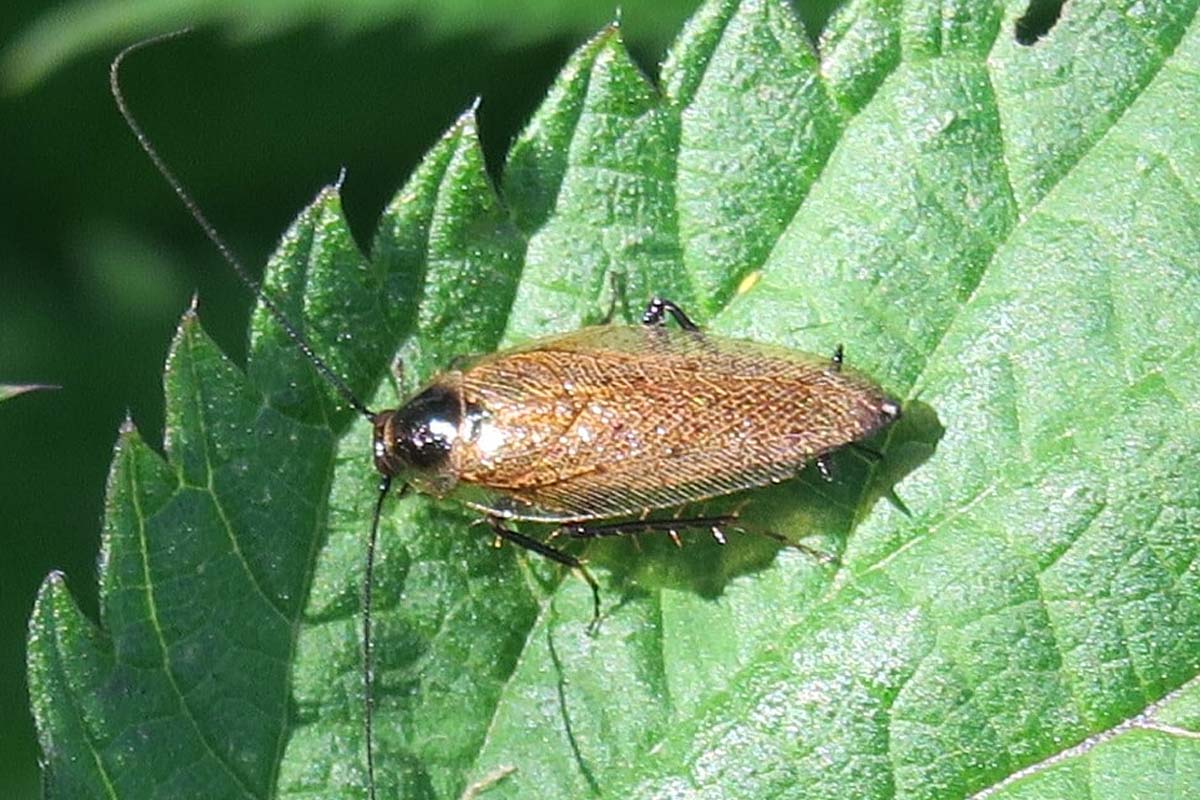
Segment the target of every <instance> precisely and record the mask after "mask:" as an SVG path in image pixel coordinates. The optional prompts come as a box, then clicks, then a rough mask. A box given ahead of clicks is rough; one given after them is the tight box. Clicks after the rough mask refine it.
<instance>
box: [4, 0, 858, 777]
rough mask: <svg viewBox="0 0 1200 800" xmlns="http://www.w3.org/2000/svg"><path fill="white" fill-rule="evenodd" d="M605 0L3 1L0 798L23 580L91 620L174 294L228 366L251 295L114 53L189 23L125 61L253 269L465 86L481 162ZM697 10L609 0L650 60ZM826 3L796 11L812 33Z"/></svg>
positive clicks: (23, 729)
mask: <svg viewBox="0 0 1200 800" xmlns="http://www.w3.org/2000/svg"><path fill="white" fill-rule="evenodd" d="M616 4H617V0H586V1H585V2H573V3H562V2H557V1H556V0H493V1H492V2H490V3H488V4H482V5H481V4H477V3H474V2H466V1H465V0H452V1H451V2H444V3H413V2H403V0H398V1H397V2H384V1H383V0H355V1H354V2H345V3H330V4H329V5H328V6H326V5H325V4H323V3H322V2H320V1H319V0H315V1H314V0H307V1H303V0H302V1H300V2H284V0H272V1H271V2H258V3H250V2H246V3H234V2H228V1H225V2H200V1H199V0H191V1H190V2H178V0H121V2H112V1H111V0H90V2H88V1H87V0H85V2H79V0H73V2H68V3H64V4H56V5H47V4H46V3H44V2H41V3H38V2H28V1H27V0H8V2H7V3H5V7H4V10H3V11H2V12H0V92H2V94H0V190H2V191H3V196H4V204H3V205H4V210H3V212H0V383H53V384H59V385H61V386H62V389H61V390H59V391H56V392H41V393H34V394H30V395H25V396H22V397H19V398H16V399H13V400H10V401H8V402H4V403H3V404H0V448H2V450H0V525H2V526H3V530H4V536H3V556H0V797H5V798H28V797H36V796H37V795H38V772H37V744H36V740H35V738H34V732H33V723H32V719H31V718H30V715H29V711H28V698H27V697H26V690H25V680H24V661H25V645H24V638H25V625H26V620H27V619H28V616H29V612H30V610H31V608H32V604H33V599H34V595H35V592H36V590H37V587H38V585H39V584H40V582H41V580H42V579H43V578H44V576H45V575H46V573H47V572H49V571H50V570H54V569H57V570H62V571H63V572H65V573H66V576H67V581H68V583H69V585H70V586H71V588H72V590H73V591H74V593H75V595H76V597H77V598H79V600H80V602H81V603H82V605H83V607H84V609H85V610H86V611H87V613H88V614H90V615H91V616H93V617H95V616H96V608H97V603H96V567H95V564H96V556H97V552H98V548H99V536H100V526H101V519H102V510H103V497H104V482H105V476H106V474H107V470H108V463H109V459H110V456H111V448H112V446H113V442H114V440H115V435H116V431H117V427H118V425H119V424H120V423H121V420H122V419H123V418H124V416H125V414H126V410H128V413H130V414H131V415H132V417H133V419H134V420H135V422H136V423H137V425H138V427H139V428H140V429H141V430H142V432H143V434H144V435H145V436H146V438H147V439H148V440H149V441H150V442H152V443H155V445H156V446H158V443H159V442H160V441H161V431H162V422H163V403H162V389H161V381H160V376H161V372H162V366H163V360H164V358H165V356H166V351H167V347H168V345H169V343H170V341H171V336H172V334H173V331H174V328H175V325H176V323H177V322H178V320H179V317H180V315H181V314H182V312H183V311H184V309H185V308H186V307H187V305H188V302H189V299H190V297H191V296H192V294H193V293H196V294H198V296H199V298H200V315H201V318H202V319H203V321H204V325H205V327H206V328H207V330H208V331H209V332H210V333H211V334H212V335H213V336H214V338H215V339H216V340H217V342H218V343H219V344H220V345H221V346H222V347H223V348H224V349H225V350H226V351H227V352H228V353H230V354H231V355H232V356H233V357H234V358H235V359H236V360H238V361H241V360H242V358H243V356H244V352H245V324H246V318H247V315H248V313H249V308H250V304H251V298H250V297H249V296H247V294H246V292H245V291H244V289H243V288H242V287H241V286H240V285H239V284H238V283H236V280H235V278H234V277H233V275H231V274H230V271H229V269H228V268H227V267H226V266H224V265H223V264H222V263H221V262H220V260H219V258H218V257H217V255H216V254H215V252H214V251H213V249H212V247H211V246H210V245H209V244H208V243H207V241H206V240H205V239H203V237H202V236H201V234H200V233H199V232H198V231H197V230H196V228H195V226H194V225H193V224H192V222H191V220H190V218H188V217H187V216H186V215H185V213H184V212H183V211H182V209H181V208H180V207H179V206H178V204H177V203H176V202H175V201H174V198H173V197H172V196H171V194H170V192H169V190H168V189H167V187H166V186H165V185H164V184H163V183H162V181H161V180H160V179H159V177H158V176H157V175H156V174H155V173H154V172H153V170H152V169H151V166H150V164H149V163H148V162H147V160H146V158H145V157H144V156H143V155H142V153H141V151H140V150H138V149H137V147H136V145H135V143H134V141H133V139H132V137H131V136H130V134H129V132H128V131H127V130H126V129H125V128H124V126H123V124H122V123H121V121H120V118H119V117H118V115H117V112H116V110H115V108H114V107H113V104H112V101H111V99H110V97H109V95H108V85H107V80H108V62H109V60H110V59H111V57H112V56H113V54H114V53H115V51H116V50H117V49H119V47H120V45H121V44H124V43H128V42H130V41H133V40H135V39H137V38H140V37H141V36H144V35H147V34H149V33H153V32H156V31H162V30H169V29H172V28H175V27H178V26H180V25H183V24H188V23H196V24H198V25H199V26H200V28H199V30H198V32H197V33H196V34H195V35H193V36H191V37H189V38H187V39H184V40H181V41H177V42H174V43H171V44H169V45H165V46H162V47H160V48H157V49H154V50H151V51H147V52H144V53H141V54H139V55H137V56H136V57H135V58H134V59H131V60H130V61H129V62H128V63H127V68H126V73H125V75H126V77H125V86H126V92H127V95H128V98H129V101H130V103H131V105H132V106H133V108H134V109H135V111H136V112H137V113H138V114H139V115H140V117H141V119H142V122H143V124H144V125H145V127H146V129H147V131H148V132H149V134H150V135H151V137H152V138H153V139H154V140H155V142H156V143H157V145H158V147H159V149H160V150H161V152H162V153H163V155H164V156H165V157H166V158H167V159H168V161H169V162H170V163H171V164H172V165H173V166H174V168H175V169H176V171H177V172H178V173H179V175H180V176H181V177H182V179H183V180H184V181H185V183H186V184H187V185H188V186H189V187H190V189H191V190H192V192H193V193H194V194H195V196H196V197H197V198H198V199H199V201H200V202H201V204H202V205H203V206H204V207H205V209H206V210H207V212H208V214H209V216H210V218H211V219H212V220H213V221H214V222H215V224H216V225H217V226H218V227H219V228H220V229H221V230H222V231H223V232H224V234H225V235H226V237H227V238H228V239H229V241H230V242H231V243H232V244H233V246H234V248H235V250H237V251H238V252H239V253H240V254H241V255H242V257H243V258H244V260H245V261H246V262H247V263H248V264H251V265H253V266H254V267H255V268H256V269H258V268H260V267H261V265H262V264H263V263H264V261H265V259H266V257H267V255H268V254H269V253H270V251H271V250H272V248H273V246H274V243H275V241H276V239H277V238H278V236H279V235H280V234H281V233H282V232H283V230H284V229H285V228H286V226H287V225H288V224H289V222H290V221H291V219H292V217H293V216H294V215H295V214H296V213H298V212H299V211H300V209H302V208H303V207H304V206H305V205H306V204H307V203H308V202H309V200H311V199H312V197H313V196H314V195H315V194H316V192H317V191H318V190H319V189H320V187H321V186H323V185H324V184H326V183H329V182H332V181H333V180H334V179H335V178H336V177H337V174H338V170H339V169H340V168H341V167H343V166H344V167H346V169H347V180H346V183H345V186H344V192H343V196H344V199H345V207H346V213H347V216H348V217H349V220H350V224H351V227H352V228H353V230H354V232H355V234H356V236H357V238H358V240H359V242H360V243H365V242H369V241H370V235H371V232H372V229H373V226H374V224H375V219H376V217H377V215H378V213H379V211H380V210H381V209H382V207H383V205H384V203H385V202H386V201H387V199H388V198H389V196H390V195H391V194H392V193H393V192H394V191H395V190H396V189H398V188H399V187H400V185H401V183H402V182H403V181H404V179H405V177H406V176H407V175H408V174H409V173H410V172H411V171H412V169H413V167H414V166H415V165H416V163H417V162H418V160H419V159H420V157H421V155H422V154H423V153H424V151H425V150H426V148H428V147H429V146H430V145H431V144H432V143H433V141H434V140H435V139H436V138H437V137H438V136H439V135H440V134H441V133H442V131H443V130H444V129H445V128H446V127H448V126H449V125H450V123H451V122H452V121H453V120H454V119H455V117H456V116H457V115H458V114H459V113H460V112H461V111H462V110H463V109H465V108H466V107H467V106H468V105H470V104H471V102H472V101H473V99H474V98H475V97H477V96H479V97H482V99H483V102H482V105H481V106H480V109H479V112H478V113H479V119H480V128H481V131H482V138H483V143H484V148H485V151H486V152H487V155H488V157H489V161H490V164H491V167H492V169H493V172H494V173H495V172H496V171H497V170H498V168H499V165H500V164H501V163H502V159H503V155H504V152H505V150H506V148H507V146H508V143H509V142H510V141H511V140H512V138H513V137H514V136H515V135H516V133H517V132H518V131H519V129H520V127H521V125H522V123H523V121H524V120H525V119H526V118H527V117H528V116H529V114H530V113H531V112H532V111H533V109H534V108H535V107H536V105H537V104H538V102H539V99H540V98H541V97H542V96H543V95H544V93H545V91H546V89H547V87H548V86H549V85H550V83H551V81H552V80H553V79H554V76H555V74H556V73H557V71H558V69H559V67H560V66H561V65H562V63H563V61H564V60H565V58H566V57H567V55H568V54H569V53H570V52H571V50H572V49H574V47H576V46H577V45H578V44H579V43H580V42H581V41H582V40H583V39H584V38H586V37H587V36H589V35H590V34H591V33H592V32H593V31H595V30H596V29H598V28H599V27H600V26H602V25H603V24H605V23H606V22H608V21H609V20H611V19H612V18H613V15H614V13H615V6H616ZM698 4H699V3H698V0H657V2H655V0H622V2H621V3H620V5H621V7H622V13H621V19H622V28H623V31H624V36H625V39H626V42H627V43H628V44H629V46H630V48H631V49H632V51H633V52H634V55H635V57H636V58H637V59H638V60H639V62H640V63H642V64H643V66H645V67H646V68H647V69H648V70H649V71H650V72H652V73H653V72H654V70H655V65H656V64H657V62H658V61H659V60H660V59H661V58H662V56H663V53H664V51H665V48H666V47H667V45H668V44H669V43H670V41H671V39H672V38H673V37H674V35H675V34H676V32H677V31H678V30H679V28H680V26H681V25H682V23H683V21H684V20H685V19H686V18H687V17H688V15H689V14H690V13H691V12H692V10H694V8H695V6H696V5H698ZM832 5H834V1H833V0H817V2H801V3H799V4H798V11H800V12H801V14H802V16H803V17H804V18H805V21H806V24H808V26H809V30H810V32H814V33H815V32H816V31H818V30H819V29H820V27H821V25H822V24H823V22H824V20H825V18H826V17H827V15H828V13H829V10H830V8H831V6H832Z"/></svg>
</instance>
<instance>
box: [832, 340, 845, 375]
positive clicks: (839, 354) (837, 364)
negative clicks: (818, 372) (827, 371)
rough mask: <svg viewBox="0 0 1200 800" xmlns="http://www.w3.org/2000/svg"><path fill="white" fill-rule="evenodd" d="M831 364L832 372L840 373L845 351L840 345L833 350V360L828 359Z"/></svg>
mask: <svg viewBox="0 0 1200 800" xmlns="http://www.w3.org/2000/svg"><path fill="white" fill-rule="evenodd" d="M829 360H830V362H831V363H832V364H833V371H834V372H841V371H842V362H843V361H845V360H846V350H845V348H843V347H842V346H841V345H840V344H839V345H838V346H837V347H835V348H833V358H831V359H829Z"/></svg>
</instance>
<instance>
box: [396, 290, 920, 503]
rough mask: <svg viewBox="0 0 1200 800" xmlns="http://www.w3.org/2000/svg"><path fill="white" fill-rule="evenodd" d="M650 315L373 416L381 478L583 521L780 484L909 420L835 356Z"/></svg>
mask: <svg viewBox="0 0 1200 800" xmlns="http://www.w3.org/2000/svg"><path fill="white" fill-rule="evenodd" d="M659 307H665V308H670V309H672V310H673V312H674V313H675V314H676V315H677V317H678V318H679V319H680V320H682V321H683V322H684V326H682V327H681V329H674V328H668V327H664V326H661V325H659V324H658V322H659V321H660V320H659V319H658V318H657V316H658V315H656V314H655V309H656V308H659ZM647 317H648V320H647V323H648V324H644V325H641V326H618V325H602V326H596V327H591V328H584V329H583V330H579V331H575V332H573V333H568V334H565V335H562V336H555V337H551V338H547V339H542V340H539V341H536V342H533V343H531V344H529V345H526V346H524V347H520V348H517V349H514V350H508V351H504V352H501V353H497V354H494V355H490V356H485V357H483V358H481V359H479V360H478V361H476V362H475V363H474V364H471V365H469V366H467V367H466V368H464V369H461V370H455V371H450V372H446V373H443V374H442V375H439V376H438V377H436V378H435V379H434V380H433V381H432V382H431V383H430V384H429V385H428V386H427V387H425V389H424V390H422V391H421V392H419V393H418V394H417V395H416V397H414V398H413V399H412V400H411V401H409V402H408V403H407V404H406V405H405V406H403V407H402V408H400V409H398V410H396V411H390V412H383V413H381V414H378V415H376V417H375V464H376V467H377V468H378V469H379V470H380V472H381V473H383V474H385V475H396V476H400V477H401V478H402V479H403V480H405V481H407V482H408V483H410V484H412V485H413V486H414V487H416V488H418V489H419V490H421V491H424V492H427V493H430V494H434V495H437V496H439V497H451V498H458V499H460V500H462V501H463V502H464V503H465V504H467V505H469V506H471V507H472V508H475V509H477V510H479V511H481V512H482V513H484V514H485V515H487V516H488V517H491V518H493V519H516V520H533V521H538V522H552V523H560V524H562V523H583V522H586V521H588V520H595V519H603V518H611V517H618V516H622V515H630V514H646V513H648V512H651V511H654V510H657V509H666V508H677V507H679V506H681V505H684V504H686V503H692V502H695V501H699V500H704V499H707V498H711V497H715V496H719V495H724V494H729V493H731V492H735V491H739V490H741V489H747V488H751V487H755V486H761V485H764V484H768V483H773V482H779V481H781V480H784V479H786V478H790V477H793V476H794V475H795V474H796V473H797V472H798V471H799V470H800V469H802V468H803V467H804V466H805V465H806V464H808V463H810V462H812V461H814V460H817V459H822V458H823V457H825V456H826V455H827V454H829V453H830V452H831V451H833V450H835V449H837V448H839V447H842V446H845V445H847V444H850V443H853V442H856V441H858V440H860V439H864V438H866V437H868V436H870V435H871V434H873V433H875V432H876V431H878V430H879V429H881V428H883V427H884V426H885V425H887V424H888V423H890V422H892V421H893V420H895V419H896V418H897V417H898V416H899V413H900V406H899V404H898V403H897V402H896V401H895V400H894V399H892V398H891V397H889V396H888V395H886V394H885V393H884V392H883V391H882V390H880V389H879V388H878V387H877V386H876V385H875V384H874V383H872V382H871V381H870V380H869V379H867V378H865V377H863V376H862V375H860V374H858V373H855V372H853V371H850V370H843V369H842V368H841V364H840V360H839V359H834V360H830V359H826V358H819V357H816V356H812V355H808V354H805V353H798V352H795V351H791V350H786V349H783V348H780V347H774V346H770V345H765V344H759V343H755V342H748V341H740V340H733V339H725V338H718V337H715V336H709V335H706V334H703V333H701V332H700V331H698V330H696V329H695V326H693V325H692V324H691V322H690V320H688V319H687V317H686V316H684V315H683V312H681V311H679V310H678V309H677V308H675V306H674V305H673V304H670V303H669V302H667V301H661V300H655V301H653V302H652V303H651V307H650V311H649V312H648V313H647Z"/></svg>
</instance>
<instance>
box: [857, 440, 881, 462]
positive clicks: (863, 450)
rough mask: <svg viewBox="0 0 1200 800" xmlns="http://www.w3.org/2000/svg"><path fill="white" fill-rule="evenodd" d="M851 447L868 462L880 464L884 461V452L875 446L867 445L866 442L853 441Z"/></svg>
mask: <svg viewBox="0 0 1200 800" xmlns="http://www.w3.org/2000/svg"><path fill="white" fill-rule="evenodd" d="M850 449H851V450H852V451H854V452H855V453H856V454H857V455H858V456H859V457H860V458H862V460H863V461H866V462H867V463H868V464H878V463H879V462H880V461H883V453H881V452H879V451H878V450H876V449H874V448H873V447H867V446H866V445H865V444H859V443H858V442H851V443H850Z"/></svg>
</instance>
